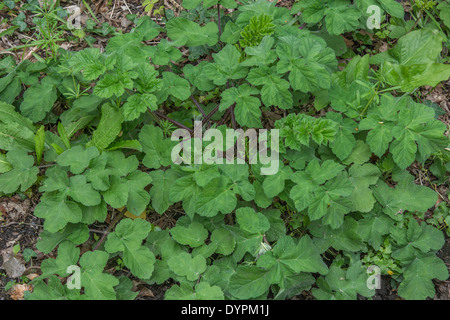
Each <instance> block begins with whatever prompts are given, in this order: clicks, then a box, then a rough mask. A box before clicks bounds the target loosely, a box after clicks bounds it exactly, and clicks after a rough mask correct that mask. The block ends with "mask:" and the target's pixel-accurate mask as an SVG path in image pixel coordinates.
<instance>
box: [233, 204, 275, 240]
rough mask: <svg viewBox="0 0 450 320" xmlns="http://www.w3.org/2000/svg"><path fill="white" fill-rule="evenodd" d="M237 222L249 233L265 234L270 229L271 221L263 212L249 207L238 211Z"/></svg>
mask: <svg viewBox="0 0 450 320" xmlns="http://www.w3.org/2000/svg"><path fill="white" fill-rule="evenodd" d="M236 220H237V222H238V223H239V227H240V228H241V229H242V230H244V231H246V232H249V233H261V234H263V233H264V232H266V231H267V230H269V228H270V223H269V220H267V218H266V217H265V216H264V215H263V214H262V213H261V212H255V210H253V209H251V208H247V207H246V208H239V209H237V210H236Z"/></svg>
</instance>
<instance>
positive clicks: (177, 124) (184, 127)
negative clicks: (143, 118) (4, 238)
mask: <svg viewBox="0 0 450 320" xmlns="http://www.w3.org/2000/svg"><path fill="white" fill-rule="evenodd" d="M153 114H154V115H156V116H158V117H160V118H163V119H165V120H167V121H169V122H172V123H173V124H174V125H175V126H177V127H178V128H181V129H185V130H187V131H189V132H190V133H193V132H194V131H193V130H192V129H191V128H188V127H186V126H185V125H184V124H181V123H179V122H178V121H175V120H173V119H170V118H169V117H167V116H166V115H164V114H162V113H159V112H158V111H153Z"/></svg>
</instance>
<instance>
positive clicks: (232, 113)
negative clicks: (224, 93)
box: [230, 103, 236, 130]
mask: <svg viewBox="0 0 450 320" xmlns="http://www.w3.org/2000/svg"><path fill="white" fill-rule="evenodd" d="M235 105H236V103H234V104H233V105H232V106H231V107H230V109H231V123H232V124H233V129H234V130H236V119H235V116H234V106H235Z"/></svg>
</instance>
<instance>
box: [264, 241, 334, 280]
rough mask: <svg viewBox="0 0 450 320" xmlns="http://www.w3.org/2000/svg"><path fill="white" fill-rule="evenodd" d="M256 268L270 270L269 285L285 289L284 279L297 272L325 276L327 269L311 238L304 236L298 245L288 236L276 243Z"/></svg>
mask: <svg viewBox="0 0 450 320" xmlns="http://www.w3.org/2000/svg"><path fill="white" fill-rule="evenodd" d="M257 266H258V267H261V268H264V269H267V270H270V273H269V275H268V277H269V278H270V279H271V283H277V284H279V285H280V286H281V287H285V278H286V277H287V276H289V275H293V274H297V273H299V272H314V273H316V272H318V273H321V274H326V273H327V272H328V268H327V266H326V265H325V263H324V262H323V260H322V258H321V257H320V254H319V252H318V250H317V248H316V247H315V246H314V244H313V242H312V240H311V238H309V237H308V236H304V237H302V238H301V239H300V242H299V243H298V244H296V243H295V241H294V240H293V239H292V238H291V237H288V236H283V237H282V238H280V239H279V240H278V241H277V244H276V245H275V247H274V248H273V250H272V251H268V252H266V253H265V254H263V255H262V256H261V257H260V258H259V259H258V261H257Z"/></svg>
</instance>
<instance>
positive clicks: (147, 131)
mask: <svg viewBox="0 0 450 320" xmlns="http://www.w3.org/2000/svg"><path fill="white" fill-rule="evenodd" d="M139 141H140V142H141V144H142V150H143V151H144V153H145V157H144V159H143V160H142V163H143V164H144V166H146V167H147V168H150V169H158V168H160V167H161V166H168V165H170V164H172V159H171V149H172V148H171V147H172V145H173V143H172V142H171V141H170V140H169V139H164V137H163V132H162V130H161V128H159V127H155V126H153V125H145V126H144V127H143V128H142V129H141V131H140V133H139Z"/></svg>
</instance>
